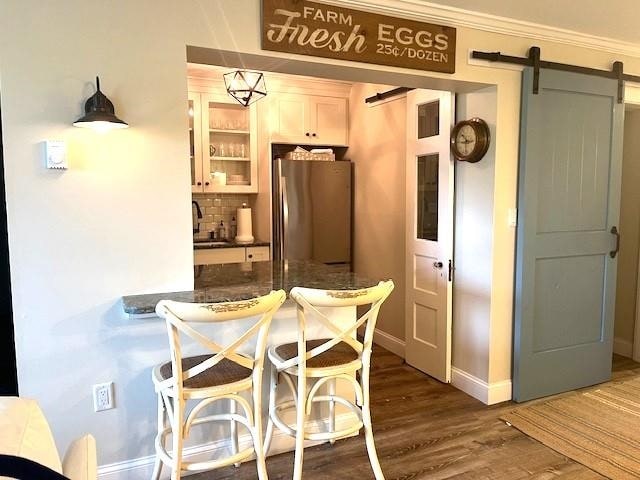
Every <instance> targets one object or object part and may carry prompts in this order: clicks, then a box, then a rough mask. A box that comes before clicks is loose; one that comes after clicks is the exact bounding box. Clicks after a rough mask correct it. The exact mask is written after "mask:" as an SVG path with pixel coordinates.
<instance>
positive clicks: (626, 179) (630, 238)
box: [614, 110, 640, 357]
mask: <svg viewBox="0 0 640 480" xmlns="http://www.w3.org/2000/svg"><path fill="white" fill-rule="evenodd" d="M638 185H640V110H627V111H626V112H625V120H624V146H623V160H622V194H621V201H620V226H619V229H620V234H621V235H620V253H619V256H618V277H617V286H616V321H615V332H614V337H615V341H614V348H615V350H616V352H617V353H620V354H622V355H625V356H628V357H631V354H632V349H633V332H634V327H635V315H636V292H637V280H638V245H639V242H640V189H639V188H638Z"/></svg>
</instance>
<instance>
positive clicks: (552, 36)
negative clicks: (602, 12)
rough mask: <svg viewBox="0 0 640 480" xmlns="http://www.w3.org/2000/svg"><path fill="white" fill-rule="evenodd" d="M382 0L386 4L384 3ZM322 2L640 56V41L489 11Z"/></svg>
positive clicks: (412, 2) (409, 2)
mask: <svg viewBox="0 0 640 480" xmlns="http://www.w3.org/2000/svg"><path fill="white" fill-rule="evenodd" d="M382 1H384V3H381V2H382ZM379 2H380V3H379ZM322 3H326V4H329V5H335V6H340V7H345V8H354V9H358V10H366V11H369V12H373V13H380V14H383V15H390V16H394V17H397V16H402V17H407V18H410V19H412V20H418V21H423V22H431V23H438V24H444V25H449V26H452V27H465V28H472V29H475V30H481V31H485V32H491V33H498V34H502V35H511V36H516V37H524V38H530V39H532V40H545V41H549V42H555V43H560V44H565V45H572V46H575V47H582V48H589V49H593V50H598V51H602V52H609V53H616V54H621V55H628V56H630V57H638V58H640V44H637V43H632V42H625V41H622V40H616V39H613V38H607V37H599V36H596V35H589V34H586V33H581V32H576V31H573V30H567V29H563V28H557V27H551V26H549V25H542V24H538V23H532V22H525V21H522V20H516V19H512V18H506V17H500V16H497V15H491V14H487V13H480V12H473V11H471V10H464V9H461V8H456V7H450V6H447V5H438V4H435V3H431V2H425V1H422V0H377V1H371V0H322Z"/></svg>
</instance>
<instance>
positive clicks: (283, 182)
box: [280, 177, 289, 260]
mask: <svg viewBox="0 0 640 480" xmlns="http://www.w3.org/2000/svg"><path fill="white" fill-rule="evenodd" d="M280 188H281V190H282V222H281V224H280V225H281V229H280V252H281V254H280V259H281V260H286V258H287V232H288V231H289V199H288V197H287V179H286V178H285V177H280Z"/></svg>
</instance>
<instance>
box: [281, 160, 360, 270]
mask: <svg viewBox="0 0 640 480" xmlns="http://www.w3.org/2000/svg"><path fill="white" fill-rule="evenodd" d="M351 172H352V166H351V162H346V161H338V162H329V161H316V160H283V159H280V158H278V159H276V160H274V162H273V172H272V173H273V176H272V178H273V239H274V248H273V252H274V253H273V256H274V259H275V260H315V261H316V262H320V263H326V264H330V265H336V266H337V267H340V266H342V267H344V268H345V269H350V268H351V188H352V186H351V184H352V182H351V177H352V173H351Z"/></svg>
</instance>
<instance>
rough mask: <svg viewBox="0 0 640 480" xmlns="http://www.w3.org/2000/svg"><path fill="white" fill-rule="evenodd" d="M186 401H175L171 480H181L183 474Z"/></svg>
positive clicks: (178, 398)
mask: <svg viewBox="0 0 640 480" xmlns="http://www.w3.org/2000/svg"><path fill="white" fill-rule="evenodd" d="M183 432H184V399H183V398H180V397H177V398H175V399H174V401H173V428H172V434H173V435H172V438H173V442H172V445H171V446H172V449H173V452H172V453H173V465H171V480H180V473H181V472H182V446H183V443H184V437H183Z"/></svg>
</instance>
